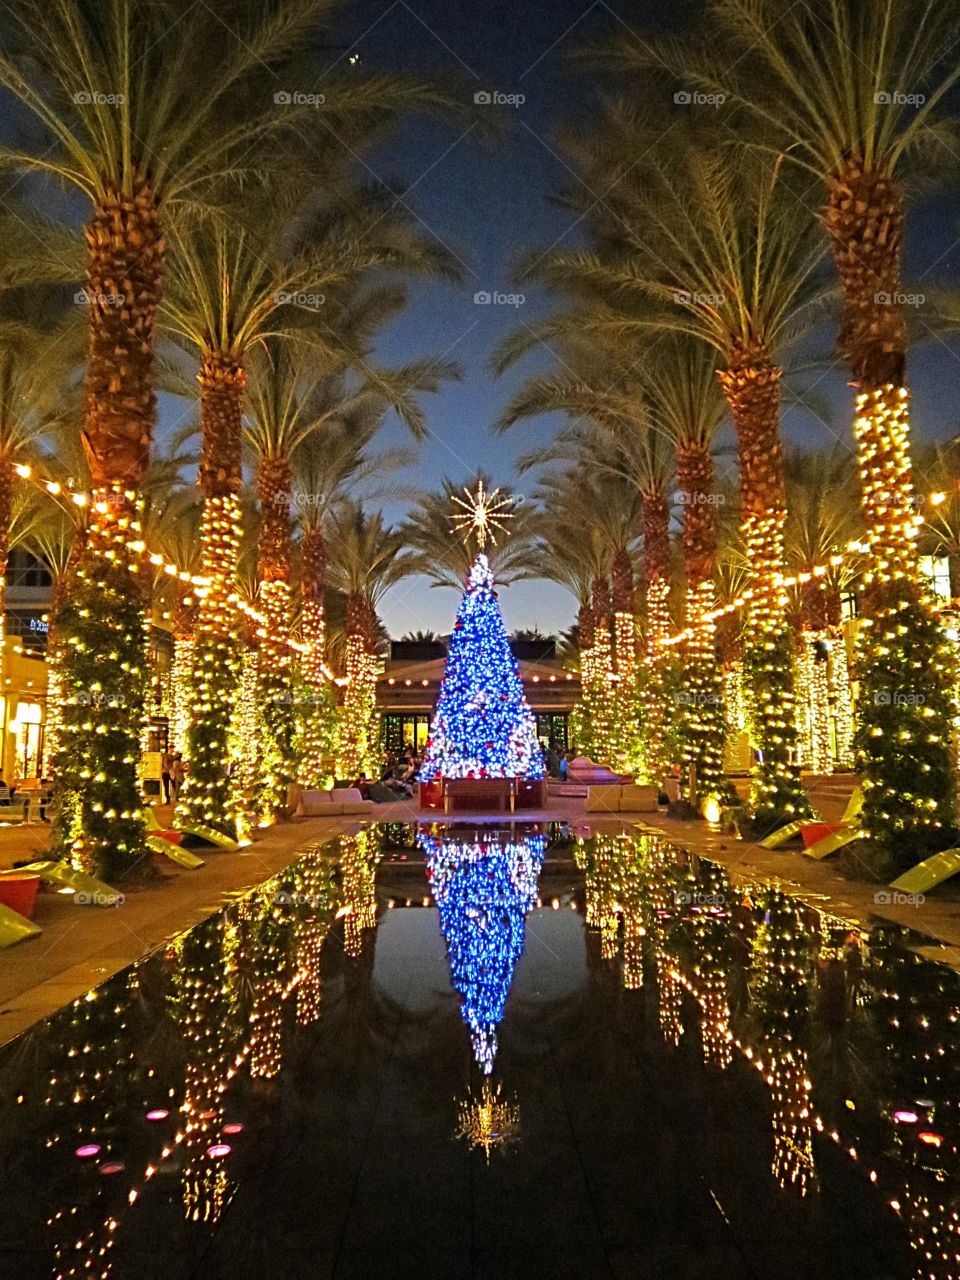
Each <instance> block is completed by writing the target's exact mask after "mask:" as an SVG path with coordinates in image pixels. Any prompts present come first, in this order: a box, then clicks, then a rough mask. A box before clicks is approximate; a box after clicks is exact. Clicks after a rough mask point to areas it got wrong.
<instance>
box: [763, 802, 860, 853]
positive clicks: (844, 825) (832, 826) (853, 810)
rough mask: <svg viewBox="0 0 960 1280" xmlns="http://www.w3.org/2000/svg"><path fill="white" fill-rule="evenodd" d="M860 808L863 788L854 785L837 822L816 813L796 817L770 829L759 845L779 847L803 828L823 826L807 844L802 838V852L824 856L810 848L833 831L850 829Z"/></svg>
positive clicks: (802, 832) (799, 833)
mask: <svg viewBox="0 0 960 1280" xmlns="http://www.w3.org/2000/svg"><path fill="white" fill-rule="evenodd" d="M862 808H863V788H862V787H855V788H854V789H853V791H852V792H851V794H850V799H849V800H848V801H847V807H846V808H845V809H844V811H843V817H842V818H841V819H840V821H839V822H838V823H825V822H823V820H822V819H821V818H818V817H816V815H815V816H814V817H813V818H812V819H811V818H798V819H796V821H795V822H788V823H787V825H786V826H785V827H778V828H777V829H776V831H772V832H771V833H770V835H768V836H765V837H764V839H763V840H761V841H760V847H761V848H763V849H779V848H780V846H781V845H782V844H786V843H787V841H788V840H792V839H793V838H794V836H801V837H802V836H803V835H804V831H805V829H807V828H811V827H825V828H829V829H828V830H824V831H822V832H820V833H818V838H817V839H816V840H814V841H812V842H810V843H809V844H808V842H807V841H806V840H804V853H808V854H810V856H811V857H812V858H816V857H818V856H819V857H826V854H825V853H822V854H819V855H818V854H816V853H813V852H811V850H812V849H813V848H814V847H815V846H816V844H818V843H820V842H821V841H823V840H826V839H827V838H828V837H831V836H833V835H834V834H835V833H838V832H840V831H841V830H844V831H847V830H850V829H852V828H853V822H854V819H855V818H857V817H858V816H859V814H860V810H861V809H862ZM855 838H856V837H853V836H851V837H849V838H848V839H846V840H843V841H841V843H840V844H838V845H837V846H836V848H837V849H839V848H841V847H842V846H843V845H844V844H849V843H850V839H855ZM828 852H829V853H833V852H835V850H834V849H830V850H828Z"/></svg>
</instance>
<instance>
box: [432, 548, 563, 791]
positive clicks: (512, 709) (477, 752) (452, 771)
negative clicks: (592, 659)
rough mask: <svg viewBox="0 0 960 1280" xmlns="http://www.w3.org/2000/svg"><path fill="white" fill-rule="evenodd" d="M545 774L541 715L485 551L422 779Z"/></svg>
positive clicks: (472, 578) (470, 582) (465, 605)
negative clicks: (532, 703)
mask: <svg viewBox="0 0 960 1280" xmlns="http://www.w3.org/2000/svg"><path fill="white" fill-rule="evenodd" d="M543 774H544V768H543V753H542V752H541V750H540V743H539V742H538V741H537V728H536V722H535V720H534V718H533V712H532V711H531V710H530V707H529V706H528V705H527V700H526V698H525V696H524V692H523V684H522V682H521V680H520V668H519V667H518V665H517V660H516V658H514V656H513V654H512V653H511V651H510V642H509V640H508V638H507V629H506V627H505V626H504V625H503V618H502V617H501V615H500V606H499V604H498V603H497V594H496V592H495V591H494V589H493V574H492V573H491V571H490V565H489V564H488V562H487V557H486V556H485V555H483V554H482V553H481V554H480V555H478V556H477V558H476V560H475V562H474V564H473V568H472V569H471V570H470V574H469V577H468V578H467V590H466V594H465V595H464V597H463V599H462V600H461V602H460V608H459V609H458V610H457V621H456V624H455V625H454V630H453V635H452V636H451V639H450V652H449V654H448V656H447V666H446V670H445V671H444V675H443V684H442V685H441V687H440V696H439V698H438V700H437V709H436V711H435V712H434V716H433V723H432V724H431V726H430V737H429V739H428V741H427V749H426V753H425V755H424V759H423V765H422V767H421V769H420V781H421V782H430V781H431V780H432V779H434V778H542V777H543Z"/></svg>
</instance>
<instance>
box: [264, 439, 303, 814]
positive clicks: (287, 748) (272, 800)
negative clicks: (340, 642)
mask: <svg viewBox="0 0 960 1280" xmlns="http://www.w3.org/2000/svg"><path fill="white" fill-rule="evenodd" d="M292 489H293V474H292V472H291V469H290V464H289V462H288V461H287V459H286V458H261V460H260V466H259V470H258V472H257V490H258V495H259V498H260V543H259V548H258V553H259V554H258V568H259V578H260V602H261V611H262V613H263V614H264V617H265V624H264V631H265V633H266V634H265V635H264V636H263V637H262V639H261V647H260V652H261V658H262V663H261V671H260V693H261V705H262V706H263V715H264V729H265V733H264V742H263V744H262V757H263V763H264V769H265V791H266V796H267V798H268V803H269V804H270V805H271V807H272V809H273V811H274V813H279V812H280V810H281V809H283V808H284V806H285V805H286V798H287V788H288V786H289V784H290V783H291V782H293V781H294V780H295V777H296V772H297V762H296V760H295V759H294V722H295V717H294V707H293V680H292V676H293V662H292V656H291V650H290V645H289V639H290V495H291V492H292Z"/></svg>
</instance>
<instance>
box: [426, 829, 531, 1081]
mask: <svg viewBox="0 0 960 1280" xmlns="http://www.w3.org/2000/svg"><path fill="white" fill-rule="evenodd" d="M420 841H421V844H422V846H423V850H424V853H425V855H426V859H427V876H428V878H429V880H430V882H431V887H432V890H433V896H434V900H435V901H436V904H437V909H438V911H439V913H440V928H441V930H442V932H443V936H444V939H445V940H446V944H447V956H448V957H449V960H450V973H451V976H452V978H453V985H454V987H455V988H456V990H457V993H458V995H459V998H460V1012H461V1015H462V1017H463V1020H464V1022H465V1023H466V1024H467V1027H468V1028H469V1030H470V1042H471V1044H472V1045H473V1056H474V1058H475V1059H476V1062H477V1065H478V1066H479V1067H480V1069H481V1070H482V1071H483V1073H484V1074H485V1075H489V1074H490V1072H491V1071H492V1070H493V1060H494V1057H495V1056H496V1052H497V1027H498V1025H499V1023H500V1020H501V1018H502V1017H503V1009H504V1005H505V1004H506V1001H507V994H508V992H509V990H510V983H511V981H512V979H513V970H514V966H515V965H516V963H517V961H518V960H519V958H520V955H521V952H522V951H523V935H524V922H525V920H526V917H527V912H528V911H529V910H530V908H531V907H532V906H533V904H534V902H535V901H536V896H537V880H538V879H539V876H540V867H541V865H542V864H543V852H544V846H545V837H544V836H542V835H529V836H525V837H524V838H523V839H522V840H499V839H497V838H496V837H495V836H494V837H491V838H489V839H475V840H472V841H468V840H448V839H442V840H438V839H436V838H434V837H433V836H430V835H428V834H427V833H425V832H424V833H423V834H422V835H421V837H420Z"/></svg>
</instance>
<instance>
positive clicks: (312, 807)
mask: <svg viewBox="0 0 960 1280" xmlns="http://www.w3.org/2000/svg"><path fill="white" fill-rule="evenodd" d="M330 803H331V802H330V792H329V791H302V792H301V793H300V800H299V803H298V804H297V817H298V818H313V817H318V816H322V815H323V814H325V813H326V814H329V812H330Z"/></svg>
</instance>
